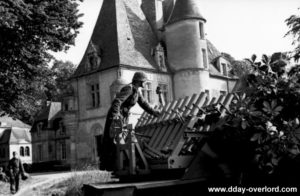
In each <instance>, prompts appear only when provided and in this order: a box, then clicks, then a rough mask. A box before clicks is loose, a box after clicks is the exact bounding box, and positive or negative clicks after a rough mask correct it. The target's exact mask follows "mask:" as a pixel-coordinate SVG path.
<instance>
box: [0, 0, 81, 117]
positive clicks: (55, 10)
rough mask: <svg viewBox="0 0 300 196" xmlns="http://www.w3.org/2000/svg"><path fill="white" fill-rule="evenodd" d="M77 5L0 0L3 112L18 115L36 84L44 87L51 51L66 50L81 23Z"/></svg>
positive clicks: (63, 0) (70, 0)
mask: <svg viewBox="0 0 300 196" xmlns="http://www.w3.org/2000/svg"><path fill="white" fill-rule="evenodd" d="M77 7H78V3H77V0H51V1H50V0H43V1H41V0H0V110H1V111H2V113H6V114H10V115H13V116H15V117H19V116H18V114H19V113H20V112H21V111H20V109H21V110H22V105H24V104H25V102H24V100H30V99H31V97H34V96H33V94H35V93H36V92H33V91H34V86H37V87H38V88H44V87H43V84H45V82H46V81H45V80H47V79H46V78H47V77H48V76H49V74H50V72H51V71H49V70H48V69H47V66H48V65H47V63H48V62H49V61H50V60H51V59H53V56H52V55H51V54H50V53H49V51H54V52H57V51H62V50H67V49H68V48H69V46H70V45H73V44H74V39H75V37H76V36H77V34H78V33H79V32H78V29H79V28H80V27H81V26H82V23H81V22H79V21H78V19H79V17H80V16H81V14H79V13H78V9H77ZM50 75H51V74H50ZM39 80H41V81H39ZM25 105H26V104H25ZM21 113H22V112H21Z"/></svg>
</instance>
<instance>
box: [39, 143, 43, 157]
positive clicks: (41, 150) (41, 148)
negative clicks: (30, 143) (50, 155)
mask: <svg viewBox="0 0 300 196" xmlns="http://www.w3.org/2000/svg"><path fill="white" fill-rule="evenodd" d="M42 160H43V146H42V145H41V144H39V145H38V161H42Z"/></svg>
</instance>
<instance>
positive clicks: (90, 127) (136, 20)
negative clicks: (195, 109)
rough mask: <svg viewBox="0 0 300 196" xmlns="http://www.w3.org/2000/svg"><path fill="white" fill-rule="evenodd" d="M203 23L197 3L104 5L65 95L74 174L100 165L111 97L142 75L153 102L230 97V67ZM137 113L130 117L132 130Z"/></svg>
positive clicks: (131, 0)
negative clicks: (138, 73) (82, 166)
mask: <svg viewBox="0 0 300 196" xmlns="http://www.w3.org/2000/svg"><path fill="white" fill-rule="evenodd" d="M205 23H206V19H205V18H204V17H203V16H202V15H201V13H200V12H199V10H198V7H197V5H196V3H195V0H176V1H175V0H164V1H163V0H142V1H141V4H140V3H138V1H136V0H104V1H103V5H102V7H101V10H100V12H99V16H98V19H97V22H96V25H95V28H94V31H93V34H92V36H91V39H90V42H89V44H88V47H87V49H86V51H85V54H84V56H83V58H82V60H81V62H80V64H79V66H78V67H77V70H76V72H75V74H74V75H73V77H72V78H71V81H70V86H69V88H68V89H66V96H65V98H64V100H63V102H62V122H63V125H64V127H65V129H66V132H67V133H68V135H69V136H70V138H69V140H68V141H69V142H67V143H68V144H69V152H70V153H69V154H68V156H69V157H68V160H69V161H70V164H71V166H72V167H75V166H78V165H80V164H85V163H89V164H98V154H97V151H98V150H99V149H97V147H98V146H99V145H98V144H99V141H100V139H101V135H102V134H103V129H104V125H105V118H106V114H107V111H108V109H109V107H110V104H111V101H112V99H113V98H114V96H115V93H116V92H117V91H118V90H119V89H120V88H121V87H122V86H123V85H125V84H128V83H130V82H131V79H132V76H133V74H134V73H135V72H136V71H143V72H145V73H146V75H147V76H148V82H147V84H146V87H145V88H144V89H143V90H142V93H143V96H144V98H145V99H147V100H148V102H149V103H150V104H153V105H154V104H157V103H158V96H157V95H156V93H155V90H156V87H157V86H160V87H161V89H162V91H163V94H164V97H165V99H166V101H168V100H172V99H178V98H183V97H185V96H190V95H192V94H194V93H200V92H206V93H207V94H208V95H209V97H214V96H219V95H220V94H226V93H228V92H231V91H233V90H234V88H235V85H236V81H237V78H236V77H234V76H233V75H231V74H230V63H229V61H228V60H227V59H226V58H225V57H223V56H222V55H221V53H220V52H219V51H218V50H217V49H216V48H215V47H214V46H213V45H212V44H211V42H210V41H209V40H207V39H206V38H205ZM141 113H142V110H141V108H140V107H139V106H135V107H134V108H133V109H132V110H131V114H130V123H132V124H135V123H136V121H137V118H138V117H139V115H140V114H141Z"/></svg>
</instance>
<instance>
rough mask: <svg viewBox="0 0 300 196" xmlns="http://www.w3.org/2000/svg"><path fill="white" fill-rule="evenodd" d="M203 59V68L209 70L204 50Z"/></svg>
mask: <svg viewBox="0 0 300 196" xmlns="http://www.w3.org/2000/svg"><path fill="white" fill-rule="evenodd" d="M202 59H203V66H204V68H207V58H206V50H205V49H203V48H202Z"/></svg>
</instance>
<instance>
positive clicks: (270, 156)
mask: <svg viewBox="0 0 300 196" xmlns="http://www.w3.org/2000/svg"><path fill="white" fill-rule="evenodd" d="M275 56H276V55H275ZM275 56H274V55H273V56H272V57H271V58H270V57H268V56H266V55H263V57H262V60H261V61H257V58H256V56H255V55H253V56H252V58H251V59H247V61H248V62H249V63H250V64H251V66H252V67H253V69H252V71H251V72H250V73H249V74H248V75H247V76H246V77H245V79H246V83H245V84H246V85H245V86H244V87H243V88H242V89H241V91H240V92H239V93H236V94H235V98H234V101H233V103H232V104H231V106H230V109H229V111H228V115H226V116H225V117H224V118H223V119H222V120H220V121H219V123H218V124H217V126H216V127H217V128H216V131H215V133H214V135H213V136H212V138H211V140H210V144H211V145H212V146H213V147H214V149H215V150H216V151H217V152H218V153H219V154H221V155H222V154H223V155H225V156H227V159H230V160H231V161H233V162H236V163H237V165H238V166H237V168H238V169H239V171H241V172H245V171H248V172H249V168H250V165H251V167H255V168H256V169H257V170H259V171H260V172H261V173H263V174H266V175H270V174H274V173H276V172H277V171H278V168H279V165H280V162H281V161H283V160H286V159H294V158H295V157H297V156H298V155H299V152H300V151H299V144H300V143H299V142H300V140H299V136H300V135H299V134H300V126H299V125H300V124H299V119H300V112H299V111H300V74H299V73H300V72H299V71H300V65H297V66H295V67H293V68H292V69H291V70H290V71H289V72H287V71H286V69H285V66H286V65H287V64H283V63H284V62H286V61H284V57H285V56H284V55H278V54H277V57H280V58H275ZM237 168H236V169H237Z"/></svg>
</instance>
